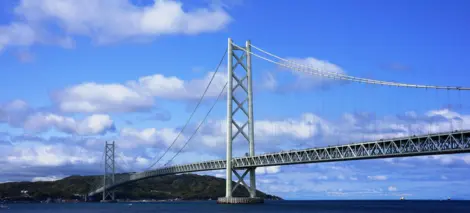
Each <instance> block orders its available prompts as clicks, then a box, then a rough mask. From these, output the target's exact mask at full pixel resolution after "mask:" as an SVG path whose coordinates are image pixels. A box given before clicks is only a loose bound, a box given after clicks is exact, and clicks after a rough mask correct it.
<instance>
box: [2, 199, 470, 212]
mask: <svg viewBox="0 0 470 213" xmlns="http://www.w3.org/2000/svg"><path fill="white" fill-rule="evenodd" d="M6 205H7V206H8V208H2V209H0V212H14V213H25V212H34V213H46V212H51V213H77V212H86V213H105V212H116V213H121V212H139V213H147V212H148V213H163V212H197V213H205V212H209V213H216V212H227V213H229V212H242V213H250V212H257V213H263V212H269V213H273V212H316V213H337V212H353V213H359V212H367V213H370V212H377V213H387V212H400V213H408V212H410V213H411V212H413V213H416V212H426V213H430V212H436V213H451V212H462V213H470V201H413V200H405V201H364V200H360V201H266V202H265V203H264V204H245V205H221V204H216V203H215V201H192V202H189V201H181V202H155V203H63V204H53V203H49V204H6Z"/></svg>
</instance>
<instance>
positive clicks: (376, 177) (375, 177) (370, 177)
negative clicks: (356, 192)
mask: <svg viewBox="0 0 470 213" xmlns="http://www.w3.org/2000/svg"><path fill="white" fill-rule="evenodd" d="M367 179H369V180H387V176H385V175H376V176H367Z"/></svg>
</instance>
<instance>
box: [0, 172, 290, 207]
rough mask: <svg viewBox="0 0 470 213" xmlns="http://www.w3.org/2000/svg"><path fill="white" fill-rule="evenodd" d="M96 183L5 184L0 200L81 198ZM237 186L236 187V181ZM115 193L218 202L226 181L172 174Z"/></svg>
mask: <svg viewBox="0 0 470 213" xmlns="http://www.w3.org/2000/svg"><path fill="white" fill-rule="evenodd" d="M96 180H97V176H70V177H67V178H64V179H61V180H57V181H50V182H49V181H48V182H9V183H2V184H0V198H1V199H2V200H7V201H20V200H23V201H28V202H30V201H44V200H46V199H48V198H51V199H58V198H61V199H80V197H79V196H80V195H84V194H87V192H89V191H90V190H91V188H92V183H94V182H96ZM233 185H234V186H235V182H233ZM25 191H27V193H25ZM22 192H23V193H22ZM115 193H116V199H130V200H144V199H146V200H150V199H155V200H167V199H182V200H207V199H213V200H214V199H217V198H218V197H223V196H225V179H222V178H216V177H213V176H207V175H195V174H182V175H168V176H162V177H156V178H151V179H147V180H142V181H138V182H134V183H130V184H127V185H123V186H121V187H118V188H117V189H116V191H115ZM233 195H234V196H248V192H247V190H246V189H245V188H244V187H242V186H239V187H238V188H237V189H236V190H235V192H234V194H233ZM257 195H258V196H259V197H262V198H265V199H275V200H277V199H281V198H279V197H276V196H273V195H268V194H265V193H263V192H261V191H258V192H257ZM95 200H99V198H97V199H95Z"/></svg>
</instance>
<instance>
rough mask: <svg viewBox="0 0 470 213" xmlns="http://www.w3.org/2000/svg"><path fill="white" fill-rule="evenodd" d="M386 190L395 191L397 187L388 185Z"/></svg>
mask: <svg viewBox="0 0 470 213" xmlns="http://www.w3.org/2000/svg"><path fill="white" fill-rule="evenodd" d="M388 191H389V192H395V191H397V187H395V186H389V187H388Z"/></svg>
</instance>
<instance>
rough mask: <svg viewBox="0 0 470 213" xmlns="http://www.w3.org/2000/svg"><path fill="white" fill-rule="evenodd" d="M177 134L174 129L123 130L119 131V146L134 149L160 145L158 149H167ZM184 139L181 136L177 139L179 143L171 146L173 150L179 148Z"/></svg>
mask: <svg viewBox="0 0 470 213" xmlns="http://www.w3.org/2000/svg"><path fill="white" fill-rule="evenodd" d="M177 135H178V132H177V130H176V129H171V128H163V129H158V130H157V129H156V128H147V129H142V130H137V129H133V128H123V129H121V131H120V136H121V137H122V138H123V140H122V142H121V143H120V146H121V147H123V148H135V147H137V146H141V145H144V146H148V145H156V144H158V145H160V147H168V146H170V144H171V143H172V142H173V141H174V139H175V138H176V136H177ZM185 139H186V137H185V136H184V135H183V134H182V135H180V137H179V140H178V141H180V143H179V144H176V145H175V146H173V148H179V147H181V143H182V142H181V141H185Z"/></svg>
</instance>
